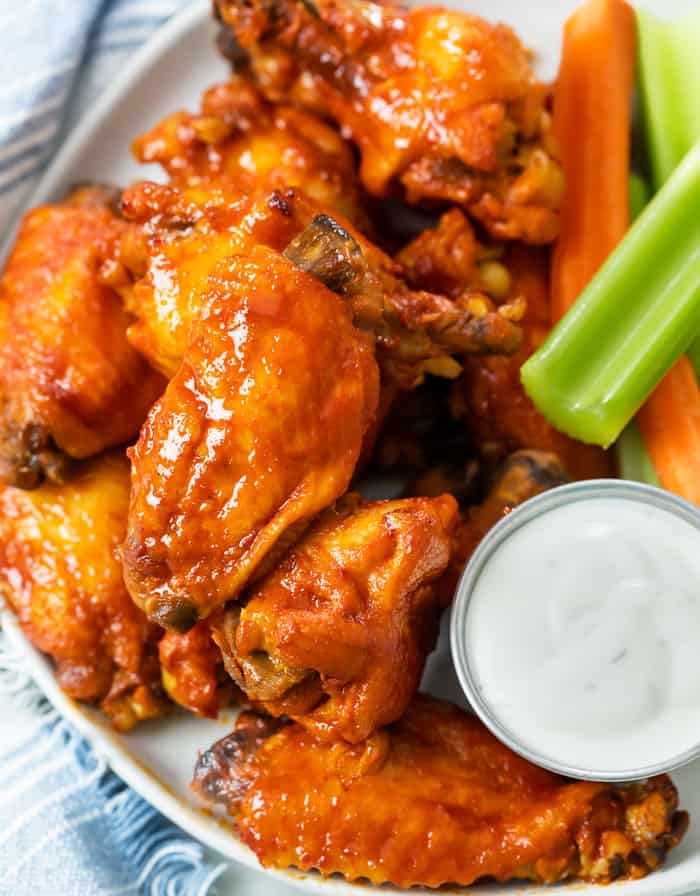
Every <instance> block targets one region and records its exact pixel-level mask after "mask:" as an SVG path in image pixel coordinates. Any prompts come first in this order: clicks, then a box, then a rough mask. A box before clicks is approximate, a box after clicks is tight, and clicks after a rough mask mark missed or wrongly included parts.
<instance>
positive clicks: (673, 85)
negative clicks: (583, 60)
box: [637, 6, 700, 190]
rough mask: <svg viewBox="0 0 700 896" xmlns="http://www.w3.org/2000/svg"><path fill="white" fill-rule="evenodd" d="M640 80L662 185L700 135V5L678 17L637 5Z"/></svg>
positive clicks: (652, 157) (655, 178)
mask: <svg viewBox="0 0 700 896" xmlns="http://www.w3.org/2000/svg"><path fill="white" fill-rule="evenodd" d="M637 60H638V64H637V82H638V86H639V96H640V102H641V112H642V121H643V126H644V130H645V132H646V134H645V136H646V142H647V149H648V153H649V163H650V167H651V174H652V183H653V186H654V188H655V189H656V190H658V189H659V188H660V187H661V186H662V185H663V184H664V183H665V182H666V181H667V180H668V178H669V177H670V176H671V174H672V173H673V171H674V169H675V168H676V166H677V165H678V164H679V163H680V161H681V159H683V157H684V156H685V154H686V153H687V152H688V150H689V149H690V147H691V146H693V144H694V143H696V142H697V141H698V139H700V6H698V8H697V9H694V10H693V11H692V13H691V14H690V15H688V16H686V17H685V18H683V19H681V20H680V21H678V22H663V21H661V20H660V19H657V18H656V17H655V16H653V15H652V14H651V13H649V12H646V11H645V10H637Z"/></svg>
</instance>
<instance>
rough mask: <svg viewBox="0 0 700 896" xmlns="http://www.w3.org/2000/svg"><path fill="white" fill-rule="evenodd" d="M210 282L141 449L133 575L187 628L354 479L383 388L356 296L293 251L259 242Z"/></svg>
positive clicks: (130, 549)
mask: <svg viewBox="0 0 700 896" xmlns="http://www.w3.org/2000/svg"><path fill="white" fill-rule="evenodd" d="M210 282H211V285H210V289H209V292H208V295H207V296H206V297H203V298H202V306H203V307H202V311H201V313H200V315H199V317H198V318H197V320H196V321H195V323H194V326H193V329H192V333H191V338H190V342H189V346H188V348H187V351H186V353H185V357H184V360H183V362H182V364H181V366H180V368H179V370H178V372H177V374H176V375H175V377H174V378H173V379H172V380H171V382H170V383H169V385H168V388H167V389H166V391H165V394H164V395H163V397H162V398H161V399H160V400H159V401H158V402H157V403H156V404H155V405H154V407H153V409H152V410H151V412H150V414H149V416H148V419H147V421H146V423H145V425H144V427H143V429H142V431H141V436H140V438H139V440H138V443H137V445H136V447H135V448H134V449H133V451H132V453H131V459H132V491H131V503H130V508H129V524H128V531H127V537H126V541H125V544H124V549H123V559H124V571H125V577H126V582H127V586H128V588H129V591H130V593H131V595H132V597H133V598H134V600H135V601H136V603H137V604H138V605H139V606H140V607H142V608H143V609H144V610H145V612H146V614H147V615H148V616H149V617H150V618H151V619H153V620H156V621H158V622H160V623H161V624H163V625H164V626H166V627H168V628H171V629H175V630H180V631H186V630H188V629H189V628H191V627H192V626H193V625H194V624H195V623H196V622H197V621H198V620H199V619H203V618H205V617H206V616H208V615H209V614H210V613H211V612H212V611H213V610H214V609H216V608H217V607H218V606H221V605H222V604H224V603H225V602H226V601H228V600H231V599H234V598H235V597H236V596H237V595H238V593H239V592H240V590H241V588H243V586H244V585H245V584H246V583H247V582H248V581H249V580H250V579H251V577H253V576H255V575H261V574H262V573H263V571H264V565H265V561H266V560H267V562H268V563H271V562H273V560H274V559H275V557H276V556H277V557H278V556H279V552H280V551H281V550H283V549H284V546H285V545H286V544H289V541H290V540H291V539H293V538H294V537H298V534H299V532H300V530H301V529H302V528H303V527H305V526H306V525H307V524H308V523H309V522H310V520H311V519H312V518H313V517H314V516H315V515H316V514H317V513H318V512H319V511H320V510H322V509H323V508H325V507H327V506H329V505H330V504H332V503H333V501H335V500H336V499H337V498H338V497H340V495H342V494H343V493H344V492H345V491H346V490H347V488H348V485H349V482H350V479H351V477H352V475H353V472H354V470H355V466H356V464H357V461H358V458H359V455H360V450H361V447H362V441H363V438H364V435H365V433H366V431H367V430H368V428H369V426H370V424H371V422H372V420H373V418H374V415H375V412H376V408H377V400H378V390H379V383H378V380H379V376H378V370H377V365H376V362H375V360H374V356H373V351H372V346H371V343H370V341H369V339H368V338H367V337H366V336H365V335H364V334H362V333H361V332H360V331H359V330H357V329H356V328H355V327H354V326H353V323H352V319H351V313H350V308H349V306H348V304H347V303H346V302H345V301H344V300H343V299H342V298H341V297H339V296H338V295H336V294H335V293H334V292H332V291H331V290H329V289H327V288H326V287H325V286H324V285H323V284H322V283H321V282H320V281H319V280H317V279H316V278H315V277H313V276H311V275H309V274H307V273H304V272H303V271H300V270H299V269H298V268H297V267H296V266H295V265H293V264H292V263H291V262H290V261H288V260H287V259H285V258H284V257H283V256H281V255H279V254H278V253H276V252H273V251H272V250H270V249H267V248H266V247H264V246H260V245H259V246H255V247H254V248H253V249H251V251H250V253H249V254H248V255H236V256H232V257H231V258H228V259H226V260H225V261H224V262H223V263H222V264H221V265H220V266H219V268H218V269H217V271H216V274H215V275H214V276H212V278H211V281H210Z"/></svg>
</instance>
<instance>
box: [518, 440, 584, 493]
mask: <svg viewBox="0 0 700 896" xmlns="http://www.w3.org/2000/svg"><path fill="white" fill-rule="evenodd" d="M517 466H522V467H523V472H524V475H525V476H526V478H527V479H529V480H531V481H532V482H533V484H535V485H536V486H537V487H538V488H539V489H540V490H541V491H547V490H548V489H550V488H554V487H555V486H557V485H565V484H566V483H567V482H569V481H570V480H569V476H568V475H567V473H566V471H565V469H564V467H563V466H562V463H561V461H560V459H559V457H558V456H557V455H556V454H553V453H552V452H549V451H532V450H523V451H516V452H515V453H514V454H511V455H510V457H509V458H507V459H506V461H505V464H504V473H505V472H507V470H509V469H511V470H512V469H513V468H514V467H517Z"/></svg>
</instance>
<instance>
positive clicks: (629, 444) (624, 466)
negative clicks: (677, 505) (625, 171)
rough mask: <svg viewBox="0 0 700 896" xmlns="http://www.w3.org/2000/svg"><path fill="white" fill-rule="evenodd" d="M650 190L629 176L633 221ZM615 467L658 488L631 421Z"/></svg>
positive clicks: (618, 444)
mask: <svg viewBox="0 0 700 896" xmlns="http://www.w3.org/2000/svg"><path fill="white" fill-rule="evenodd" d="M650 195H651V190H650V189H649V184H648V183H647V182H646V181H645V180H644V178H642V177H640V176H639V174H636V173H635V172H632V174H630V200H629V201H630V217H631V219H632V220H633V221H634V220H636V219H637V218H638V217H639V215H640V214H641V213H642V211H643V210H644V208H645V206H646V204H647V203H648V202H649V197H650ZM615 456H616V457H617V466H618V468H619V470H620V475H621V476H622V478H623V479H634V480H635V481H637V482H645V483H646V484H647V485H656V486H660V485H661V483H660V482H659V477H658V476H657V475H656V470H655V469H654V464H653V463H652V460H651V458H650V457H649V452H648V451H647V449H646V446H645V445H644V439H643V438H642V434H641V432H640V431H639V427H638V426H637V424H636V423H635V422H634V420H631V421H630V422H629V423H628V424H627V426H626V427H625V428H624V429H623V431H622V432H621V433H620V438H619V439H618V440H617V442H615Z"/></svg>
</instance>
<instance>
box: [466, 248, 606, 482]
mask: <svg viewBox="0 0 700 896" xmlns="http://www.w3.org/2000/svg"><path fill="white" fill-rule="evenodd" d="M503 264H504V266H505V268H506V270H507V271H508V276H509V278H510V281H511V287H510V288H511V291H512V292H513V293H517V294H519V295H522V296H523V297H524V298H525V299H526V304H527V310H526V313H525V315H524V317H523V318H522V319H521V321H520V325H521V327H522V331H523V340H522V344H521V346H520V347H519V349H518V351H516V352H515V353H513V354H512V355H510V356H509V357H507V358H506V357H498V358H496V357H492V358H480V359H479V360H478V361H477V360H475V359H474V358H465V359H464V363H463V365H462V366H463V373H462V376H461V377H460V378H459V379H458V380H457V382H456V383H455V385H454V389H453V393H452V403H451V404H452V411H453V413H454V414H455V416H456V417H457V418H458V419H460V420H463V421H464V422H465V424H466V425H467V427H468V428H469V429H470V431H471V432H472V433H473V435H474V437H475V440H476V441H477V442H478V443H479V445H480V447H481V450H482V453H484V454H485V455H487V456H489V457H490V458H499V457H504V456H505V455H506V454H508V453H509V452H511V451H515V450H518V449H521V448H526V449H529V448H532V449H537V450H541V451H549V452H554V453H555V454H557V455H558V456H559V457H560V458H561V460H562V462H563V464H564V466H565V468H566V470H567V472H568V473H569V475H570V476H571V477H572V478H574V479H595V478H598V477H605V476H610V475H611V471H612V467H611V464H610V460H609V458H608V456H607V455H606V453H605V452H604V451H602V450H601V449H600V448H597V447H596V446H594V445H584V444H582V443H581V442H576V441H574V440H573V439H570V438H569V437H568V436H565V435H564V434H563V433H560V432H558V431H557V430H556V429H555V428H554V427H553V426H552V425H551V424H550V423H549V422H548V421H547V420H545V418H544V417H543V416H542V414H541V413H540V412H539V411H538V410H537V408H536V407H535V405H534V404H533V403H532V401H531V400H530V398H529V397H528V396H527V395H526V394H525V390H524V389H523V386H522V383H521V382H520V368H521V366H522V365H523V363H524V362H525V361H526V360H527V358H528V357H529V356H530V354H531V353H532V352H533V351H535V350H536V349H537V348H538V347H539V345H540V344H541V343H542V341H543V340H544V338H545V337H546V335H547V332H548V331H549V328H550V326H551V322H550V315H549V291H548V274H547V269H548V266H547V259H546V257H545V256H543V255H542V254H541V253H540V252H539V251H538V250H534V249H532V248H526V247H522V246H512V247H510V248H509V250H508V251H507V252H506V254H505V255H504V257H503Z"/></svg>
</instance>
